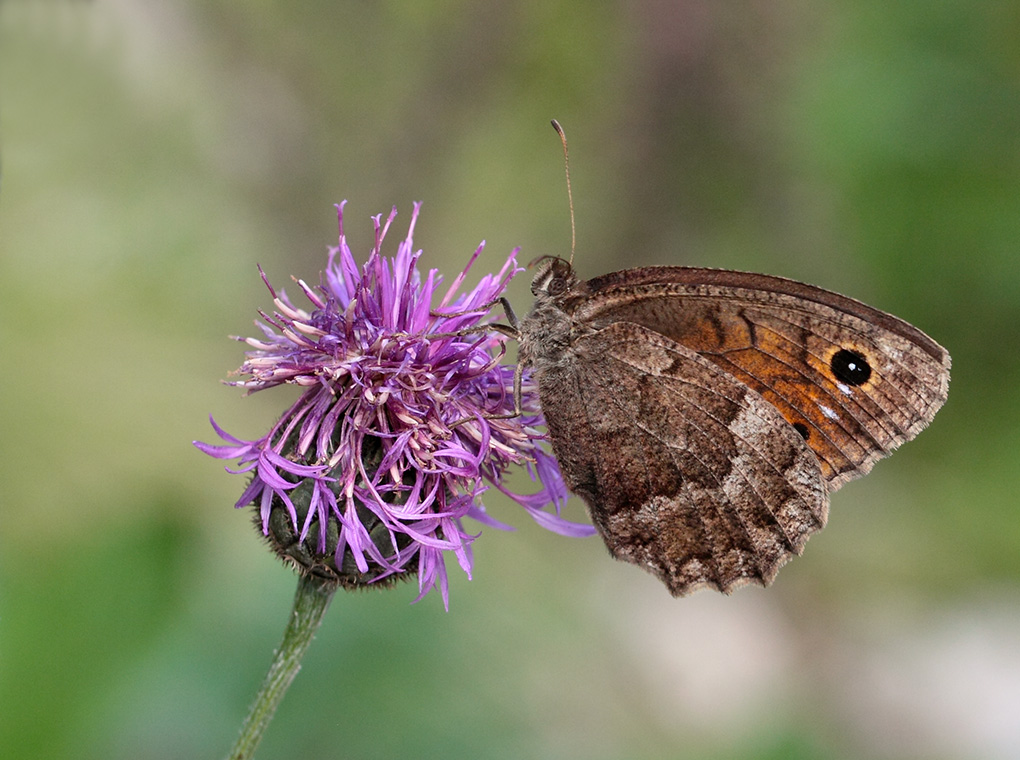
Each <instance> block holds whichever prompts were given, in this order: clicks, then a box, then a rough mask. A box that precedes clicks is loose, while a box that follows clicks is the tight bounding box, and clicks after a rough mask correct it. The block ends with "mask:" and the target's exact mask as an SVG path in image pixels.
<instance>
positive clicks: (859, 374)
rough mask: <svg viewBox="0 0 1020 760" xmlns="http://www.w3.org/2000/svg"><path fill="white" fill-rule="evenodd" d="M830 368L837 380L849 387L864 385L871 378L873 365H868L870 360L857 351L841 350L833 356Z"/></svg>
mask: <svg viewBox="0 0 1020 760" xmlns="http://www.w3.org/2000/svg"><path fill="white" fill-rule="evenodd" d="M829 366H830V367H831V368H832V374H833V375H835V376H836V379H837V380H839V381H840V382H842V383H846V384H847V385H864V383H866V382H868V378H870V377H871V365H870V364H868V360H867V359H865V358H864V357H863V356H862V355H861V354H859V353H857V352H856V351H851V350H849V349H846V348H841V349H840V350H839V351H837V352H836V353H834V354H833V355H832V359H831V360H830V361H829Z"/></svg>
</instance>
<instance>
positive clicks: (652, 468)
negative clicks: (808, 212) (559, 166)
mask: <svg viewBox="0 0 1020 760" xmlns="http://www.w3.org/2000/svg"><path fill="white" fill-rule="evenodd" d="M531 289H532V293H533V295H534V296H535V304H534V307H533V309H532V311H531V313H530V314H528V315H527V316H526V317H525V318H524V319H522V320H520V322H519V324H518V325H517V328H516V331H517V335H518V338H519V341H520V359H519V361H520V367H521V369H522V370H523V369H524V368H530V369H531V371H532V373H533V377H534V379H535V381H536V382H537V384H538V391H539V399H540V402H541V406H542V410H543V414H544V416H545V419H546V423H547V425H548V430H549V436H550V439H551V442H552V448H553V453H554V454H555V456H556V459H557V461H558V462H559V465H560V470H561V471H562V473H563V477H564V480H565V482H566V484H567V487H568V488H569V489H570V490H571V491H572V492H573V493H575V494H577V495H578V496H580V497H581V498H582V499H583V500H584V501H585V502H586V503H587V506H588V510H589V513H590V516H591V519H592V521H593V523H594V524H595V526H596V528H597V529H598V532H599V533H600V535H601V536H602V538H603V540H604V541H605V543H606V545H607V546H608V548H609V551H610V553H612V555H613V556H614V557H616V558H618V559H621V560H625V561H627V562H632V563H634V564H636V565H639V566H641V567H643V568H644V569H646V570H648V571H649V572H651V573H653V574H654V575H656V576H657V577H658V578H660V579H661V580H662V581H663V582H664V583H665V584H666V586H667V587H668V588H669V590H670V592H671V593H673V594H674V595H675V596H682V595H685V594H687V593H689V592H691V591H694V590H696V589H699V588H703V587H710V588H715V589H718V590H720V591H723V592H727V593H728V592H730V591H731V590H732V589H734V588H736V587H738V586H741V585H744V584H747V583H758V584H761V585H768V584H769V583H771V582H772V580H773V579H774V578H775V575H776V573H777V572H778V570H779V568H780V567H781V566H782V565H783V564H784V563H785V562H786V561H787V560H788V559H789V558H790V557H791V556H793V555H795V554H800V553H801V552H802V551H803V548H804V544H805V542H806V541H807V539H808V537H809V536H810V535H811V534H812V533H814V532H816V531H818V530H820V529H821V528H823V527H824V526H825V522H826V518H827V515H828V503H829V494H830V493H831V492H833V491H835V490H836V489H838V488H839V487H840V486H842V485H843V484H844V483H846V482H847V481H849V480H851V479H853V478H856V477H860V476H861V475H864V474H865V473H867V472H868V471H869V470H870V469H871V467H872V465H874V463H875V462H876V461H878V460H879V459H881V458H882V457H885V456H887V455H888V454H890V453H891V452H892V451H893V450H894V449H896V448H897V447H898V446H900V445H901V444H902V443H904V442H905V441H908V440H910V439H911V438H913V437H914V436H915V435H917V434H918V433H919V432H920V431H921V430H922V429H923V428H924V427H925V426H926V425H927V424H928V423H929V422H931V420H932V418H933V417H934V416H935V413H936V412H937V411H938V409H939V408H940V407H941V406H942V404H943V403H944V402H945V400H946V395H947V393H948V387H949V368H950V358H949V354H948V353H947V352H946V350H945V349H944V348H942V347H941V346H940V345H939V344H938V343H936V342H935V341H934V340H932V339H931V338H929V337H928V336H927V335H925V334H924V333H923V332H921V331H920V330H918V329H917V328H916V327H913V326H912V325H910V324H908V323H906V322H904V321H903V320H900V319H898V318H896V317H894V316H892V315H890V314H886V313H884V312H881V311H879V310H877V309H873V308H871V307H869V306H866V305H865V304H863V303H860V302H859V301H855V300H853V299H851V298H847V297H845V296H841V295H838V294H836V293H832V292H830V291H827V290H822V289H821V288H816V287H813V286H811V285H805V284H802V283H799V282H795V281H793V280H787V279H783V278H780V277H772V276H769V275H764V274H749V273H744V272H735V271H727V270H716V269H701V268H692V267H647V268H637V269H627V270H624V271H621V272H613V273H611V274H606V275H603V276H601V277H596V278H594V279H591V280H587V281H585V280H581V279H579V278H578V277H577V276H576V274H575V273H574V270H573V267H572V265H571V264H570V262H568V261H566V260H564V259H561V258H556V257H546V258H545V259H543V260H541V261H540V263H539V265H538V270H537V272H536V274H535V277H534V280H533V282H532V286H531Z"/></svg>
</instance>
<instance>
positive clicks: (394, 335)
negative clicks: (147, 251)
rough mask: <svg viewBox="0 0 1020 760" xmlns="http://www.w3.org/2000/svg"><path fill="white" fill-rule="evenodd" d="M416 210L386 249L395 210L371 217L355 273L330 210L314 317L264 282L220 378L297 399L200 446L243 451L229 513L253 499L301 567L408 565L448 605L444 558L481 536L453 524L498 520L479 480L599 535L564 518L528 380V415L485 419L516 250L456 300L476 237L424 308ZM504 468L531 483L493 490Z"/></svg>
mask: <svg viewBox="0 0 1020 760" xmlns="http://www.w3.org/2000/svg"><path fill="white" fill-rule="evenodd" d="M419 208H420V204H415V206H414V211H413V212H412V214H411V224H410V227H409V229H408V233H407V236H406V237H405V238H404V240H403V241H402V242H401V243H400V245H399V247H398V249H397V254H396V256H394V257H392V258H389V257H384V256H383V255H382V253H381V248H382V243H383V240H384V238H385V236H386V233H387V230H389V227H390V225H391V223H392V222H393V219H394V217H395V216H396V209H394V210H393V211H392V212H391V213H390V215H389V217H388V218H387V219H386V220H385V222H383V221H382V217H381V215H380V216H376V217H373V221H374V223H375V245H374V246H373V248H372V251H371V252H370V254H369V256H368V260H367V262H366V263H365V265H364V266H363V267H361V268H359V267H358V266H357V265H356V264H355V261H354V257H353V256H352V255H351V251H350V248H349V247H348V245H347V240H346V238H345V236H344V230H343V204H340V205H339V206H337V212H338V216H339V220H340V241H339V245H338V246H337V247H336V248H333V249H331V250H330V255H329V261H328V263H327V267H326V271H325V273H324V274H323V277H322V282H321V284H320V285H319V286H318V287H315V288H313V287H309V286H308V285H306V284H305V283H304V282H301V281H299V282H298V283H297V284H298V287H300V289H301V291H302V293H304V295H305V297H306V298H307V299H308V301H309V302H310V303H311V306H312V309H311V311H306V310H304V309H299V308H297V307H295V306H294V305H293V304H292V303H291V301H290V300H289V299H288V298H287V296H286V295H285V294H284V293H283V291H280V292H277V291H275V290H274V289H273V288H272V286H271V285H269V281H268V279H267V278H266V276H265V274H263V275H262V278H263V281H265V282H266V286H267V287H269V290H270V292H271V293H272V294H273V298H274V304H275V306H276V309H277V311H275V312H274V313H273V314H272V315H269V314H265V313H262V312H260V314H261V316H262V318H263V320H264V322H259V323H256V324H258V326H259V327H260V329H261V330H262V332H263V333H264V337H263V338H258V339H256V338H248V339H247V340H246V341H245V342H246V343H247V344H248V345H249V346H251V347H252V349H253V350H251V351H249V352H248V353H247V354H246V356H247V359H246V360H245V362H244V364H242V365H241V368H240V370H239V371H238V372H239V374H241V375H245V376H247V378H246V379H243V380H238V381H235V382H232V383H231V384H232V385H238V386H241V387H243V388H248V389H250V390H251V391H253V392H254V391H258V390H264V389H266V388H272V387H274V386H277V385H284V384H290V385H297V386H299V387H301V388H303V389H304V393H303V394H302V395H301V397H300V398H299V399H298V400H297V401H296V402H295V403H294V404H293V405H292V406H291V407H290V408H289V409H288V410H287V411H286V412H284V414H283V416H282V417H280V419H279V421H278V422H277V423H276V424H275V425H274V426H273V428H272V429H271V430H270V431H269V433H268V434H266V435H265V436H263V437H262V438H258V439H255V440H252V441H245V440H241V439H239V438H235V437H234V436H232V435H230V434H229V433H227V432H226V431H224V430H223V429H221V428H220V427H219V426H218V425H217V424H216V423H215V421H213V422H212V424H213V427H214V429H215V430H216V432H217V434H218V435H219V436H220V438H222V439H223V440H224V441H225V442H226V445H211V444H207V443H201V442H198V441H196V442H195V446H197V447H198V448H199V449H200V450H201V451H203V452H205V453H206V454H209V455H210V456H214V457H217V458H219V459H237V460H239V467H238V469H236V470H229V468H228V471H230V472H234V473H250V474H251V480H250V482H249V483H248V487H247V488H246V489H245V490H244V493H243V494H242V495H241V498H240V499H238V501H237V504H236V506H238V507H245V506H248V505H250V504H254V505H255V506H256V507H257V508H258V524H259V526H260V528H261V531H262V533H263V534H264V535H265V536H266V537H267V538H268V540H269V543H270V544H271V546H272V547H273V549H274V550H275V551H276V553H277V554H279V555H280V556H281V557H282V558H284V559H285V560H287V561H289V562H292V563H293V564H295V565H296V566H297V567H298V568H299V570H300V571H301V572H303V573H308V574H313V575H316V576H319V577H321V578H323V579H325V580H326V581H328V582H334V583H336V584H337V585H338V586H343V587H357V586H365V585H368V584H378V583H385V582H390V581H393V580H394V579H396V578H400V577H406V576H409V575H412V574H416V575H417V576H418V585H419V589H420V593H419V595H418V599H421V598H422V597H423V596H424V595H425V594H426V593H428V591H429V590H431V589H432V588H433V587H435V586H436V585H437V584H438V586H439V588H440V591H441V593H442V597H443V603H444V605H447V606H448V604H449V596H448V585H447V575H446V565H445V559H446V556H447V554H448V553H452V554H453V555H454V556H455V557H456V558H457V562H458V563H459V564H460V566H461V568H463V570H464V572H465V573H467V575H468V577H470V575H471V566H472V554H471V544H472V542H473V541H474V539H475V538H476V537H477V535H475V534H471V533H469V532H468V531H467V530H465V527H464V518H466V517H470V518H472V519H473V520H475V521H477V522H479V523H482V524H485V525H490V526H493V527H498V528H507V526H506V525H504V524H502V523H500V522H498V521H496V520H494V519H493V518H492V517H490V516H489V515H488V514H487V513H486V512H485V508H484V506H483V505H482V503H481V495H482V494H483V493H484V492H485V491H486V490H487V489H488V488H489V487H494V488H496V489H497V490H499V491H502V492H503V493H505V494H507V495H508V496H510V498H512V499H513V500H514V501H516V502H517V503H518V504H520V505H521V506H522V507H523V508H524V509H525V510H526V511H527V512H528V513H529V514H530V515H531V516H532V517H533V518H534V519H535V520H536V521H537V522H538V523H539V524H540V525H542V526H544V527H546V528H548V529H550V530H553V531H556V532H558V533H562V534H565V535H571V536H586V535H591V534H592V533H593V532H594V531H593V529H592V528H591V527H590V526H588V525H581V524H577V523H572V522H569V521H567V520H565V519H564V518H562V517H561V516H560V507H561V506H562V504H563V502H564V501H565V499H566V489H565V488H564V485H563V481H562V479H561V478H560V473H559V468H558V467H557V465H556V461H555V459H553V457H552V456H551V455H550V454H549V453H548V451H547V450H546V448H545V445H544V441H545V437H544V436H543V435H542V434H540V433H539V432H538V430H537V428H540V427H542V426H543V425H544V421H543V419H542V417H541V413H540V411H539V408H538V393H537V389H536V387H535V385H534V384H533V383H532V382H531V381H530V379H529V378H528V376H527V375H525V377H524V382H523V386H522V398H521V401H522V409H523V413H522V414H521V415H520V416H517V417H508V418H506V419H498V418H494V417H495V416H497V415H502V414H509V413H512V412H513V410H514V400H513V374H514V368H513V367H512V366H505V365H501V364H500V363H499V362H500V359H501V358H502V356H503V351H504V347H503V343H502V341H501V339H500V337H499V336H498V334H496V333H494V332H488V331H485V332H479V331H477V329H476V328H477V327H478V326H479V325H484V324H485V323H486V319H487V317H488V314H489V311H490V307H491V305H492V304H493V302H495V301H496V299H498V298H499V297H500V295H501V294H502V293H503V290H504V288H505V287H506V284H507V283H508V282H509V280H510V279H511V278H512V277H513V276H514V275H515V274H516V273H517V272H519V271H521V270H520V269H519V268H518V267H517V263H516V259H515V256H514V254H515V253H516V251H514V252H513V253H511V255H510V257H509V258H508V259H507V261H506V264H505V265H504V266H503V269H502V270H501V271H500V273H499V274H498V275H495V276H493V275H486V276H484V277H483V278H482V279H481V281H480V282H479V283H478V285H476V286H475V287H474V289H472V290H470V291H468V292H463V293H460V295H458V291H460V290H461V287H462V285H463V283H464V280H465V278H466V277H467V273H468V270H469V269H470V268H471V265H472V264H473V263H474V261H475V260H476V259H477V258H478V256H479V254H480V253H481V251H482V248H483V247H484V243H482V245H481V246H479V247H478V249H477V250H476V251H475V253H474V255H473V256H472V257H471V259H470V261H469V262H468V264H467V266H466V267H465V268H464V271H463V272H461V274H460V275H459V276H458V277H457V278H456V279H455V280H454V281H453V283H452V284H451V286H450V287H449V289H447V290H446V292H445V294H444V295H443V296H442V298H441V300H439V302H438V303H433V301H434V300H435V298H436V295H437V290H438V288H439V285H440V282H441V277H439V276H438V274H437V272H436V271H435V270H431V271H429V273H428V274H427V275H426V276H425V277H424V280H423V278H422V276H421V274H420V273H419V271H418V269H417V262H418V259H419V257H420V256H421V251H414V249H413V242H412V236H413V232H414V226H415V222H416V221H417V218H418V212H419ZM260 271H261V270H260ZM473 329H474V331H472V332H469V330H473ZM239 340H241V339H239ZM514 464H524V465H526V466H527V468H528V471H529V473H530V474H531V476H532V480H537V481H538V482H539V490H538V491H537V492H535V493H530V494H518V493H514V492H512V491H510V490H509V489H508V488H507V487H506V486H505V485H504V484H503V482H502V481H503V477H504V475H505V473H506V471H507V469H508V468H509V467H510V465H514ZM550 507H551V509H550Z"/></svg>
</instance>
